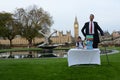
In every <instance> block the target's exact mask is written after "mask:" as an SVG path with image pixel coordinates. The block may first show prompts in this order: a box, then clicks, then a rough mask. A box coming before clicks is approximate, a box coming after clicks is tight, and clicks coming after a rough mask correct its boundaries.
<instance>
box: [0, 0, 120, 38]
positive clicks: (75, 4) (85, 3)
mask: <svg viewBox="0 0 120 80" xmlns="http://www.w3.org/2000/svg"><path fill="white" fill-rule="evenodd" d="M32 5H37V6H38V7H42V8H43V9H44V10H46V11H48V12H49V13H50V15H51V16H53V20H54V24H53V26H52V28H54V29H57V30H59V31H61V30H63V31H64V32H65V31H66V30H71V32H72V35H73V24H74V19H75V16H77V18H78V21H79V27H80V28H79V30H80V36H82V34H81V28H82V27H83V25H84V23H85V22H86V21H89V15H90V14H91V13H93V14H94V15H95V19H94V20H95V21H97V22H98V24H99V25H100V26H101V28H102V29H103V30H108V31H109V32H110V33H111V32H112V31H114V30H116V31H118V30H120V20H119V19H120V0H2V1H1V2H0V11H8V12H13V11H14V10H15V9H16V8H21V7H22V8H27V7H29V6H32Z"/></svg>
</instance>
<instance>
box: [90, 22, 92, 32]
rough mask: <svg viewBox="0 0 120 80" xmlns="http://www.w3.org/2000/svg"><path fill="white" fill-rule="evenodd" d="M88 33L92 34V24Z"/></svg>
mask: <svg viewBox="0 0 120 80" xmlns="http://www.w3.org/2000/svg"><path fill="white" fill-rule="evenodd" d="M90 33H91V34H92V22H91V24H90Z"/></svg>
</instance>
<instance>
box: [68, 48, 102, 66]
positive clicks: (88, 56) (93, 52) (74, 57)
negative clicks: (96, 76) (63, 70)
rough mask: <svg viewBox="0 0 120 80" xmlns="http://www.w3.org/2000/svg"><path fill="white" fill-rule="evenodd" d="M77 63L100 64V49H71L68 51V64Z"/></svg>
mask: <svg viewBox="0 0 120 80" xmlns="http://www.w3.org/2000/svg"><path fill="white" fill-rule="evenodd" d="M77 64H98V65H100V64H101V62H100V50H99V49H70V50H69V51H68V66H72V65H77Z"/></svg>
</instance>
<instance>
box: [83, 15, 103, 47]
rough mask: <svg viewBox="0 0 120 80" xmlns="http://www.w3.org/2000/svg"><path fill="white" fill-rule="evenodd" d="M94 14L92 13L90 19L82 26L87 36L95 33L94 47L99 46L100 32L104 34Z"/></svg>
mask: <svg viewBox="0 0 120 80" xmlns="http://www.w3.org/2000/svg"><path fill="white" fill-rule="evenodd" d="M93 19H94V15H93V14H90V21H89V22H86V23H85V25H84V26H83V28H82V30H81V31H82V33H83V35H84V36H85V37H86V35H93V48H98V43H99V42H100V40H99V33H98V31H99V32H100V34H101V35H102V36H103V35H104V33H103V31H102V29H101V28H100V26H99V25H98V24H97V22H95V21H93Z"/></svg>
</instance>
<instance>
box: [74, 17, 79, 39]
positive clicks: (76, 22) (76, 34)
mask: <svg viewBox="0 0 120 80" xmlns="http://www.w3.org/2000/svg"><path fill="white" fill-rule="evenodd" d="M78 36H79V24H78V21H77V17H75V22H74V39H75V40H76V39H77V37H78Z"/></svg>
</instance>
